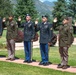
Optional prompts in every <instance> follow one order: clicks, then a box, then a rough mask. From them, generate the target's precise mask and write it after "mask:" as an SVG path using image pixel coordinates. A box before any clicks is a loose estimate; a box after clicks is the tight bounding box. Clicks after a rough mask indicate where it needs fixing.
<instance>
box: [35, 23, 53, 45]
mask: <svg viewBox="0 0 76 75" xmlns="http://www.w3.org/2000/svg"><path fill="white" fill-rule="evenodd" d="M36 30H37V31H39V30H40V43H44V44H45V43H49V42H50V41H51V38H52V36H53V28H52V24H50V23H49V22H46V23H41V24H39V25H37V27H36Z"/></svg>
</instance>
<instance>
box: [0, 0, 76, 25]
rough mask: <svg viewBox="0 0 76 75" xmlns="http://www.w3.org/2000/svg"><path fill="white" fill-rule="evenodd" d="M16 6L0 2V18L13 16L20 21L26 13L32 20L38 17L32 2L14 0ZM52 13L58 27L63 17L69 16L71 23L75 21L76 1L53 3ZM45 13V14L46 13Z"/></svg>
mask: <svg viewBox="0 0 76 75" xmlns="http://www.w3.org/2000/svg"><path fill="white" fill-rule="evenodd" d="M15 1H16V4H15V5H14V4H12V3H11V0H0V17H2V18H3V17H7V16H9V15H10V14H14V15H15V18H16V20H17V18H18V17H19V16H20V17H21V18H22V19H24V18H25V15H26V14H27V13H28V14H30V15H31V16H32V18H33V20H35V19H36V18H37V17H38V12H37V10H36V8H35V4H34V0H15ZM54 4H55V5H54V9H53V11H52V15H53V18H55V17H57V18H58V21H59V22H58V25H60V24H61V21H62V19H63V16H66V15H67V16H70V17H72V18H73V21H74V22H75V21H76V0H57V1H56V2H54ZM46 13H47V12H46Z"/></svg>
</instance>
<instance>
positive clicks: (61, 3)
mask: <svg viewBox="0 0 76 75" xmlns="http://www.w3.org/2000/svg"><path fill="white" fill-rule="evenodd" d="M66 11H67V3H66V0H58V1H57V2H55V6H54V10H53V13H52V14H53V17H54V18H55V17H57V19H58V24H57V25H60V24H61V23H62V19H63V16H64V15H66V14H67V13H66Z"/></svg>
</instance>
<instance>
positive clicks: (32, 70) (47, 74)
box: [0, 62, 76, 75]
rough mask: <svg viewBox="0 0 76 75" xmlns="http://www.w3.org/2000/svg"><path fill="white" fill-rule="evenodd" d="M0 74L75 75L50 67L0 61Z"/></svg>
mask: <svg viewBox="0 0 76 75" xmlns="http://www.w3.org/2000/svg"><path fill="white" fill-rule="evenodd" d="M0 75H76V74H73V73H68V72H61V71H56V70H52V69H45V68H39V67H33V66H28V65H22V64H15V63H7V62H0Z"/></svg>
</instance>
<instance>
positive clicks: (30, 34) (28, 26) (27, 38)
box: [21, 14, 35, 63]
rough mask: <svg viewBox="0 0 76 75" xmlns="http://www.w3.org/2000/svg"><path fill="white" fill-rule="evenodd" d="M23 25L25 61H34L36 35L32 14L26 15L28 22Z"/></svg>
mask: <svg viewBox="0 0 76 75" xmlns="http://www.w3.org/2000/svg"><path fill="white" fill-rule="evenodd" d="M21 27H24V51H25V60H24V63H31V62H32V41H33V40H32V39H34V36H35V28H34V23H33V22H32V21H31V16H30V15H29V14H27V15H26V22H24V23H23V24H22V26H21Z"/></svg>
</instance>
